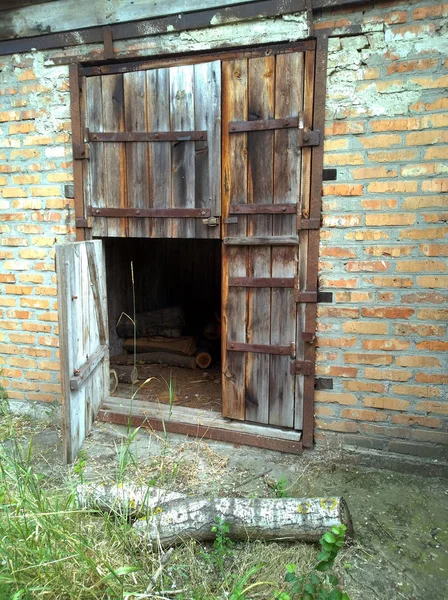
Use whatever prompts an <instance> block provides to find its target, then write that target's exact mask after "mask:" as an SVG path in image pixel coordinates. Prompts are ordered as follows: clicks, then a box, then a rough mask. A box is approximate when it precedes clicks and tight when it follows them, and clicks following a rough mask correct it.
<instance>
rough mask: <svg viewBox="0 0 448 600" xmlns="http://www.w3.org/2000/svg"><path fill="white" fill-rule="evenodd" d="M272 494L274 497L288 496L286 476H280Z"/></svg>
mask: <svg viewBox="0 0 448 600" xmlns="http://www.w3.org/2000/svg"><path fill="white" fill-rule="evenodd" d="M274 494H275V496H276V498H287V497H288V481H287V479H286V477H281V478H280V479H279V480H278V481H277V483H276V484H275V487H274Z"/></svg>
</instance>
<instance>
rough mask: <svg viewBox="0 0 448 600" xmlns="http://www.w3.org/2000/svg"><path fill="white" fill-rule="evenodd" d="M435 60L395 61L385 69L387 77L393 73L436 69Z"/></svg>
mask: <svg viewBox="0 0 448 600" xmlns="http://www.w3.org/2000/svg"><path fill="white" fill-rule="evenodd" d="M437 63H438V61H437V59H435V58H423V59H419V60H406V61H395V62H393V63H391V64H389V65H388V66H387V68H386V74H387V75H394V74H395V73H412V72H413V71H425V70H428V69H434V68H435V67H437Z"/></svg>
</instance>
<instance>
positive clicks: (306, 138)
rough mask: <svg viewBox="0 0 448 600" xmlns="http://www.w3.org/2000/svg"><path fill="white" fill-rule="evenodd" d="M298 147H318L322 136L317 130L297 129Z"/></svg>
mask: <svg viewBox="0 0 448 600" xmlns="http://www.w3.org/2000/svg"><path fill="white" fill-rule="evenodd" d="M298 134H299V146H320V144H321V143H322V135H321V132H320V130H319V129H310V130H309V131H305V129H299V131H298Z"/></svg>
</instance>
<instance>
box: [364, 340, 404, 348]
mask: <svg viewBox="0 0 448 600" xmlns="http://www.w3.org/2000/svg"><path fill="white" fill-rule="evenodd" d="M409 345H410V342H409V341H407V340H394V339H387V340H363V341H362V347H363V348H364V350H389V351H392V350H407V349H408V348H409Z"/></svg>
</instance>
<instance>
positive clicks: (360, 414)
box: [341, 408, 389, 421]
mask: <svg viewBox="0 0 448 600" xmlns="http://www.w3.org/2000/svg"><path fill="white" fill-rule="evenodd" d="M341 417H342V418H343V419H353V420H355V421H387V420H388V418H389V417H388V415H385V414H384V413H381V412H378V411H375V410H364V409H361V410H357V409H352V408H344V410H342V411H341Z"/></svg>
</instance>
